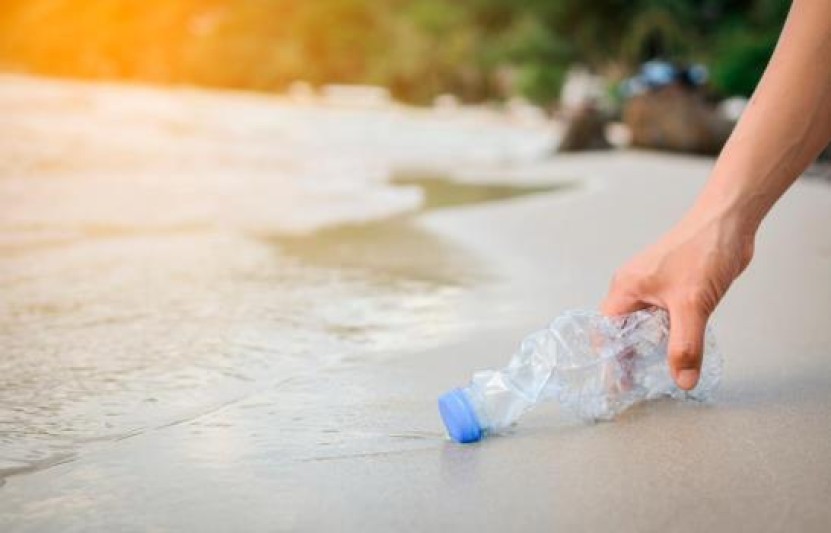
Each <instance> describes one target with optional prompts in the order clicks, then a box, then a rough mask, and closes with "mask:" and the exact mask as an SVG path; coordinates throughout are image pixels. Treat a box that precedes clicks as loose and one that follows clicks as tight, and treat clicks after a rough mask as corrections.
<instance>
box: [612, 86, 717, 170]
mask: <svg viewBox="0 0 831 533" xmlns="http://www.w3.org/2000/svg"><path fill="white" fill-rule="evenodd" d="M623 121H624V123H625V124H626V125H627V126H629V128H630V130H631V132H632V145H633V146H639V147H643V148H657V149H660V150H672V151H678V152H690V153H702V154H717V153H718V152H719V151H720V150H721V147H722V146H723V145H724V143H725V141H727V137H728V136H729V135H730V131H731V129H732V121H730V120H727V119H726V118H724V117H722V116H721V115H720V114H719V113H718V112H717V110H716V109H715V107H713V106H711V105H709V104H708V103H707V102H705V101H704V99H703V98H702V97H701V95H700V93H699V92H697V91H695V90H693V89H690V88H688V87H684V86H682V85H680V84H672V85H668V86H666V87H662V88H660V89H657V90H653V91H649V92H645V93H643V94H639V95H637V96H633V97H632V98H630V99H629V101H628V102H627V103H626V105H625V107H624V110H623Z"/></svg>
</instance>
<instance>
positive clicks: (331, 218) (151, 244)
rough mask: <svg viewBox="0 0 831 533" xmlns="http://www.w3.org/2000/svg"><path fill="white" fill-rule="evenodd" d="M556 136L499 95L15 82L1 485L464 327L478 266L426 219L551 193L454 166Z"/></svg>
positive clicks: (10, 94)
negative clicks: (453, 97) (320, 93)
mask: <svg viewBox="0 0 831 533" xmlns="http://www.w3.org/2000/svg"><path fill="white" fill-rule="evenodd" d="M552 143H553V137H552V131H551V130H550V129H546V128H542V127H527V126H523V125H518V124H515V123H512V122H511V121H510V120H508V119H506V118H504V117H502V118H500V117H498V116H496V115H494V114H492V113H489V112H486V111H481V110H480V111H457V112H452V113H449V112H442V113H438V112H431V111H426V110H421V111H416V110H412V109H407V108H404V107H400V106H394V105H391V106H387V107H383V108H356V107H337V106H331V105H326V104H325V103H315V104H313V105H312V104H303V105H301V104H297V103H291V102H288V101H286V100H284V99H279V98H276V97H266V96H257V95H251V94H243V93H218V92H209V91H200V90H195V89H186V88H183V89H177V90H163V89H154V88H147V87H126V86H117V85H106V84H99V85H94V84H85V83H74V82H58V81H47V80H38V79H31V78H22V77H4V78H2V80H0V348H2V357H0V482H2V478H3V477H5V476H8V475H12V474H23V473H26V472H32V471H36V470H39V469H43V468H47V467H49V466H51V465H54V464H56V463H60V462H65V461H71V460H73V459H74V458H75V457H77V456H78V454H79V453H83V451H84V450H85V449H86V448H88V447H91V446H94V445H95V444H96V443H101V442H113V441H117V440H122V439H125V438H128V437H135V436H140V435H142V434H143V433H145V432H148V431H150V430H153V429H157V428H163V427H167V426H170V425H172V424H179V423H182V422H183V421H191V420H195V419H197V418H199V417H200V416H202V415H204V414H206V413H212V412H216V411H217V410H220V409H222V408H223V406H226V405H229V404H233V403H238V402H240V401H241V399H245V398H252V397H255V396H256V395H257V394H258V393H259V392H261V391H263V390H268V391H272V390H274V388H275V387H279V385H280V384H281V383H286V382H290V381H291V380H293V379H297V377H298V376H303V375H308V374H310V373H314V372H319V371H320V370H321V369H325V368H333V367H337V366H338V365H343V364H346V363H347V362H349V361H354V360H365V359H368V358H373V357H378V358H384V357H402V356H405V355H406V354H407V353H411V352H414V351H417V350H419V349H424V348H425V347H429V346H431V345H437V344H440V343H443V342H448V340H449V339H452V338H454V336H458V335H461V334H463V332H464V331H465V328H466V327H467V326H468V325H467V324H466V323H465V321H464V319H463V318H462V317H461V316H460V313H459V302H460V299H461V298H463V297H464V294H465V291H466V290H468V287H469V286H470V285H471V284H473V283H477V275H478V274H477V270H476V267H475V266H474V265H475V261H472V260H470V258H469V257H467V256H466V255H465V253H464V251H462V250H458V249H457V248H455V247H454V246H452V245H451V244H450V243H446V242H443V241H442V240H441V239H439V238H437V237H436V236H434V235H431V234H429V233H427V232H425V231H424V230H421V229H419V228H418V227H416V226H414V225H412V224H411V223H410V220H411V216H412V214H414V213H417V212H419V211H420V210H423V209H433V208H442V207H448V206H453V205H456V204H461V203H472V202H480V201H489V200H495V199H500V198H505V197H510V196H514V195H517V194H527V193H532V192H538V190H539V189H535V188H528V187H510V186H498V185H481V184H480V185H476V184H467V185H465V184H460V183H454V182H451V181H447V180H446V179H444V178H442V177H441V176H442V173H443V172H448V171H450V170H451V169H458V168H476V167H477V166H482V167H493V166H494V165H500V164H511V163H517V162H519V163H521V162H525V161H529V160H534V159H537V158H541V157H544V156H545V155H546V154H547V153H548V151H549V150H550V149H551V145H552ZM278 410H279V408H278ZM274 416H280V415H279V413H277V414H275V415H274Z"/></svg>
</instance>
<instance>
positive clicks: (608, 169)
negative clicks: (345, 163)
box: [0, 153, 831, 531]
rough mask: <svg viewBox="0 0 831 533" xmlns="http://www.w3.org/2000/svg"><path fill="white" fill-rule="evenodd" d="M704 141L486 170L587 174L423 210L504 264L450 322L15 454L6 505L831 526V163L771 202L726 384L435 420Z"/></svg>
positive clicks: (580, 278) (290, 521)
mask: <svg viewBox="0 0 831 533" xmlns="http://www.w3.org/2000/svg"><path fill="white" fill-rule="evenodd" d="M710 164H711V162H710V161H709V160H705V159H695V158H685V157H673V156H664V155H654V154H643V153H624V154H598V155H575V156H568V157H560V158H557V159H556V160H555V161H550V162H545V163H540V164H538V165H534V166H525V167H524V168H522V169H514V170H504V169H503V170H500V171H498V172H496V171H494V172H495V175H499V176H501V177H502V178H512V179H515V180H519V179H522V180H526V181H529V182H539V183H545V182H549V181H557V180H568V179H577V180H578V181H579V183H580V184H581V185H580V187H578V188H577V189H576V190H573V191H571V192H567V193H559V192H558V193H548V194H540V195H536V196H531V197H525V198H519V199H514V200H511V201H506V202H502V203H494V204H483V205H478V206H469V207H462V208H454V209H448V210H444V211H434V212H431V213H427V214H425V215H422V216H420V217H418V218H417V219H416V220H415V221H414V224H415V225H416V227H418V228H421V229H425V230H427V231H429V232H431V233H433V234H434V235H437V236H438V238H440V239H441V240H443V241H444V242H446V243H448V244H449V245H451V246H453V247H455V248H458V249H461V250H464V251H465V253H466V254H467V257H468V258H469V260H472V261H475V262H476V263H478V264H479V265H480V267H481V270H482V272H483V273H485V274H484V275H485V277H486V278H487V279H488V280H489V281H488V282H487V283H480V284H475V285H474V287H473V288H472V289H471V290H470V291H469V292H468V293H467V294H466V296H465V298H464V301H463V302H462V303H461V304H460V305H459V308H458V313H457V314H456V315H454V316H451V317H448V320H451V321H457V322H460V323H464V324H466V325H467V328H466V329H465V334H464V335H460V336H459V340H458V341H454V342H452V343H449V344H446V345H443V346H440V347H437V348H431V349H428V350H424V351H420V352H418V353H413V354H408V355H407V356H406V357H392V358H389V357H387V358H383V359H380V360H377V361H376V360H372V359H369V360H366V359H364V360H354V361H347V362H344V363H342V364H339V365H336V366H333V367H330V368H328V369H325V370H323V371H320V372H315V373H313V374H310V375H306V376H301V377H297V378H294V379H292V380H290V381H289V382H286V383H282V384H281V385H280V386H276V387H270V388H268V389H267V390H262V391H259V392H258V393H256V394H252V395H250V396H248V397H246V398H245V399H243V400H242V401H239V402H236V403H233V404H230V405H228V406H226V407H224V408H223V409H219V410H217V411H215V412H212V413H209V414H206V415H204V416H203V417H201V418H200V419H199V420H196V421H193V420H188V421H183V422H182V423H180V424H173V425H170V426H167V427H162V428H158V429H156V430H154V431H149V432H145V433H142V434H140V435H137V436H135V437H133V438H126V439H123V440H120V441H117V442H106V443H102V444H101V445H100V446H97V447H95V446H93V447H90V448H89V449H88V450H87V451H86V452H85V453H83V454H81V455H80V456H79V457H77V458H75V460H73V461H71V462H68V463H66V464H60V465H57V466H53V467H51V468H48V469H45V470H41V471H38V472H35V473H32V474H28V475H22V476H14V477H11V478H8V479H7V483H6V485H5V486H4V487H2V489H0V526H2V527H0V528H2V529H3V530H4V531H11V530H21V531H41V530H44V531H45V530H54V531H86V530H100V531H105V530H106V531H130V530H136V531H139V530H142V531H180V530H191V531H274V530H277V531H281V530H301V531H304V530H330V531H445V530H450V529H451V528H452V529H454V530H459V531H480V530H488V531H566V530H567V531H737V530H738V531H828V530H829V528H831V506H830V505H829V502H831V440H829V439H830V438H831V327H829V317H831V188H829V187H828V186H827V184H823V183H818V182H811V181H802V182H799V183H797V184H796V186H795V187H794V188H793V190H792V191H791V192H790V193H789V194H788V195H787V197H786V198H785V199H784V200H783V201H782V202H781V204H780V205H779V206H778V207H777V208H776V210H775V212H774V213H773V214H772V216H771V217H770V218H769V220H768V221H767V222H766V223H765V225H764V227H763V230H762V232H761V235H760V238H759V242H758V248H757V256H756V259H755V262H754V264H753V265H752V266H751V268H750V270H749V271H748V272H747V273H746V275H745V276H744V277H743V278H742V279H741V280H740V281H739V282H738V283H737V284H736V286H735V287H734V288H733V290H732V291H731V293H730V294H729V296H728V298H727V300H726V301H725V302H724V303H723V305H722V307H721V308H720V310H719V312H718V314H717V324H716V327H717V333H718V336H719V339H720V342H721V346H722V350H723V352H724V354H725V357H726V375H725V379H724V382H723V388H722V390H721V391H720V393H719V394H718V395H717V399H716V402H715V403H714V404H713V405H712V406H701V405H693V404H685V403H674V402H656V403H653V404H649V405H645V406H641V407H637V408H635V409H633V410H631V411H629V412H628V413H626V414H625V415H624V416H622V417H621V418H620V419H618V420H617V421H615V422H613V423H604V424H598V425H585V424H582V423H580V422H577V421H574V420H572V419H570V418H568V417H566V416H561V415H560V413H558V411H557V409H556V408H554V407H553V406H546V407H543V408H541V409H539V410H537V411H535V412H533V413H531V414H529V415H528V416H527V417H526V418H525V419H524V420H522V422H521V424H520V425H519V426H518V427H517V428H516V430H515V431H514V433H513V434H512V435H510V436H506V437H498V438H492V439H490V440H487V441H485V442H483V443H481V444H479V445H474V446H466V447H462V446H458V445H455V444H452V443H450V442H448V441H446V440H445V439H444V438H443V436H442V432H441V426H440V421H439V420H438V418H437V415H436V408H435V398H436V396H437V395H438V394H439V393H441V392H442V391H444V390H445V389H447V388H450V387H452V386H455V385H458V384H461V383H463V382H465V381H466V380H467V378H468V377H469V375H470V373H471V371H473V370H474V369H477V368H481V367H486V366H490V365H498V364H502V363H504V362H505V361H506V360H507V357H508V355H509V354H510V353H511V351H512V350H513V348H514V346H515V344H516V342H517V341H518V340H519V339H520V338H521V337H522V336H523V335H524V334H525V333H527V332H528V331H530V330H531V329H533V328H536V327H538V326H540V325H541V324H543V323H544V322H546V321H547V320H548V319H549V318H550V317H552V316H554V315H555V314H556V313H558V312H559V311H561V310H563V309H565V308H569V307H575V306H591V305H596V303H597V302H598V301H599V300H600V298H601V297H602V295H603V293H604V290H605V287H606V285H607V280H608V278H609V276H610V274H611V272H612V271H613V270H614V268H615V267H616V266H617V265H618V263H620V262H621V261H622V260H623V259H625V258H626V257H627V256H628V255H630V254H631V253H632V252H634V251H635V250H636V249H637V248H638V247H640V246H642V245H644V244H645V243H647V242H649V241H650V240H651V239H653V238H655V237H656V236H657V235H658V234H659V233H660V232H661V231H662V230H663V229H665V228H666V227H667V226H668V225H669V224H670V223H671V222H672V221H673V220H674V219H676V218H677V217H678V216H679V214H680V212H681V211H682V209H683V208H684V207H685V206H686V205H687V204H688V203H689V202H690V201H691V199H692V197H693V195H694V194H695V191H696V190H697V189H698V188H699V187H700V186H701V184H702V182H703V180H704V179H705V178H706V175H707V171H708V168H709V166H710ZM511 173H514V174H516V175H515V176H510V174H511ZM275 427H278V428H279V429H278V430H277V431H275V430H274V428H275Z"/></svg>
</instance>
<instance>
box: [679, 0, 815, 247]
mask: <svg viewBox="0 0 831 533" xmlns="http://www.w3.org/2000/svg"><path fill="white" fill-rule="evenodd" d="M829 140H831V0H796V1H795V2H794V4H793V6H792V8H791V12H790V14H789V16H788V20H787V22H786V23H785V27H784V29H783V32H782V36H781V37H780V40H779V44H778V45H777V47H776V51H775V52H774V54H773V57H772V58H771V62H770V64H769V65H768V68H767V70H766V71H765V74H764V76H763V77H762V80H761V81H760V83H759V86H758V87H757V89H756V92H755V93H754V95H753V97H752V99H751V101H750V103H749V105H748V107H747V109H746V110H745V112H744V113H743V115H742V118H741V120H740V121H739V123H738V124H737V126H736V128H735V130H734V131H733V134H732V135H731V137H730V139H729V140H728V142H727V144H726V145H725V147H724V150H723V151H722V153H721V155H720V156H719V159H718V161H717V162H716V165H715V168H714V170H713V173H712V176H711V178H710V180H709V181H708V183H707V185H706V186H705V188H704V190H703V191H702V194H701V195H700V197H699V199H698V201H697V202H696V204H695V206H694V208H693V210H692V211H691V215H693V216H705V217H707V218H709V217H712V216H714V215H719V216H721V215H724V216H729V217H732V218H733V219H734V221H736V223H737V224H739V225H740V226H741V230H742V231H743V232H746V233H748V234H753V233H755V231H756V229H757V228H758V226H759V224H760V223H761V221H762V219H763V218H764V216H765V215H766V214H767V212H768V211H769V210H770V208H771V207H772V206H773V204H774V203H775V202H776V201H777V200H778V199H779V197H780V196H782V194H783V193H784V192H785V191H786V190H787V188H788V187H789V186H790V185H791V184H792V183H793V182H794V180H796V178H797V177H799V175H800V174H801V173H802V172H803V171H804V170H805V168H806V167H807V166H808V165H809V164H810V163H811V162H812V161H813V160H814V158H816V156H817V155H818V154H819V152H820V151H821V150H822V149H823V148H824V147H825V146H826V145H827V144H828V143H829Z"/></svg>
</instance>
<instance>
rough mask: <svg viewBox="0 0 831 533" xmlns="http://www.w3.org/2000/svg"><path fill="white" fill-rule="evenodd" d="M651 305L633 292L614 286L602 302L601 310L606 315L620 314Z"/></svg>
mask: <svg viewBox="0 0 831 533" xmlns="http://www.w3.org/2000/svg"><path fill="white" fill-rule="evenodd" d="M650 305H651V304H650V303H647V302H645V301H644V300H641V299H639V298H636V297H635V296H633V295H632V294H631V293H628V292H626V291H624V290H621V289H619V288H617V287H615V286H613V287H612V288H611V289H610V290H609V294H608V295H606V298H605V299H604V300H603V303H602V304H600V312H601V313H603V314H604V315H606V316H618V315H625V314H627V313H634V312H635V311H640V310H641V309H646V308H647V307H649V306H650Z"/></svg>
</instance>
